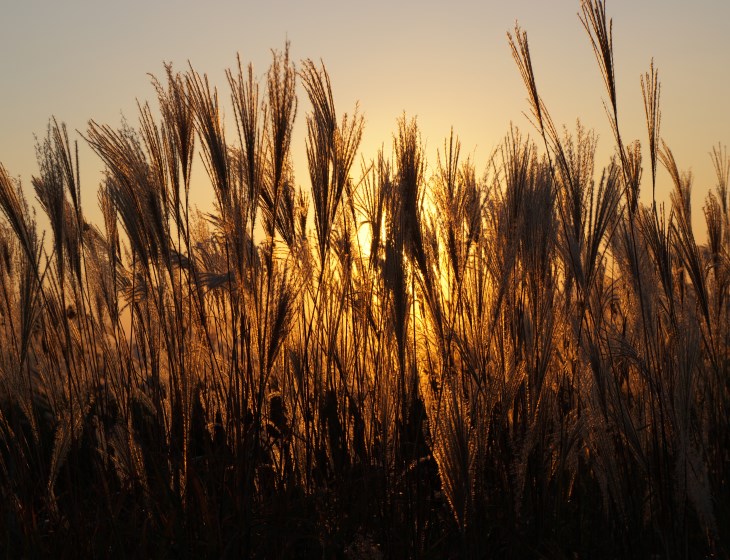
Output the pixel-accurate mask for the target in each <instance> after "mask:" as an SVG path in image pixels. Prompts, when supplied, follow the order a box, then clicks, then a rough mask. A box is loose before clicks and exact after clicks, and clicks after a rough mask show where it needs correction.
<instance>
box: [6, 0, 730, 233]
mask: <svg viewBox="0 0 730 560" xmlns="http://www.w3.org/2000/svg"><path fill="white" fill-rule="evenodd" d="M3 4H4V5H3V18H2V22H0V53H2V54H0V75H2V76H3V84H2V93H1V94H0V96H1V97H0V99H1V100H2V103H0V162H2V163H3V164H4V165H5V167H6V169H7V170H8V171H9V172H10V174H11V175H13V176H16V177H17V176H20V177H21V179H22V181H23V184H24V185H25V187H26V189H27V191H26V192H28V197H29V198H30V199H34V196H33V195H32V194H31V192H30V191H31V187H30V178H31V175H32V174H34V173H37V168H36V165H35V149H34V146H35V138H34V134H35V135H38V136H43V135H44V134H45V130H46V127H47V124H48V119H49V118H50V117H51V116H54V115H55V116H56V118H57V119H58V120H59V121H63V122H65V123H67V125H68V127H69V129H70V131H72V137H73V138H75V139H79V140H80V156H81V160H82V165H81V172H82V177H81V181H82V196H83V199H84V201H85V204H86V206H87V209H88V207H89V206H90V205H93V206H95V205H96V191H97V187H98V184H99V181H100V177H101V176H100V173H101V164H100V163H99V162H98V160H97V158H96V156H95V155H94V154H93V152H91V150H90V149H89V148H88V147H87V146H86V145H85V144H84V142H83V140H81V138H80V137H79V136H78V134H77V133H76V132H75V131H76V130H79V131H81V132H85V130H86V128H87V122H88V120H89V119H94V120H96V121H97V122H100V123H107V124H112V125H117V124H119V123H120V118H121V115H122V114H123V115H124V116H125V117H126V118H127V120H128V121H129V122H130V123H132V124H136V120H137V109H136V99H140V100H150V101H151V102H152V101H154V99H155V94H154V90H153V88H152V87H151V85H150V79H149V75H148V73H152V74H156V75H158V76H161V75H162V74H163V61H170V62H172V63H173V64H174V67H175V68H176V69H178V70H185V69H186V67H187V64H188V61H189V62H190V63H191V64H192V65H193V67H194V68H195V69H196V70H198V71H200V72H205V73H207V74H208V75H209V78H210V80H211V82H212V83H213V84H215V85H217V86H218V88H219V91H220V93H221V95H222V97H223V98H224V99H227V96H228V93H227V84H226V81H225V75H224V71H225V69H226V68H228V67H232V66H233V65H234V64H235V61H236V53H240V55H241V59H242V61H243V62H244V63H248V62H251V63H253V65H254V70H255V73H256V75H257V76H259V77H260V78H261V79H262V80H263V78H264V77H265V73H266V70H267V68H268V65H269V63H270V61H271V49H281V48H283V46H284V44H285V42H286V41H287V40H289V41H290V42H291V55H292V57H293V59H294V60H295V61H297V62H298V61H300V60H302V59H305V58H312V59H315V60H318V59H322V60H323V61H324V63H325V65H326V67H327V69H328V71H329V74H330V77H331V79H332V85H333V93H334V99H335V105H336V107H337V111H338V113H339V114H342V113H343V112H348V113H351V112H352V110H353V108H354V106H355V103H356V102H359V106H360V110H361V112H362V113H364V115H365V119H366V125H365V133H364V137H363V143H362V146H361V148H362V154H363V155H364V156H365V158H366V159H370V158H373V157H375V155H376V150H377V148H378V147H380V146H381V145H385V147H386V149H387V150H388V151H389V150H390V146H391V143H392V134H393V132H394V130H395V128H396V119H397V118H398V117H399V116H400V115H401V114H403V112H405V113H406V114H407V115H408V116H417V118H418V122H419V125H420V128H421V131H422V135H423V139H424V140H425V142H426V145H427V153H428V156H429V158H428V159H429V165H430V166H431V169H432V168H433V166H434V165H435V162H436V159H435V152H436V149H438V148H439V147H440V146H442V145H443V141H444V138H445V137H446V136H448V134H449V129H450V127H452V126H453V127H454V131H455V132H456V133H457V134H458V135H459V136H460V138H461V141H462V150H463V153H464V154H471V155H473V158H474V160H475V163H476V166H477V170H478V171H480V170H483V169H484V167H485V166H486V162H487V159H488V157H489V155H490V154H491V153H492V151H493V149H494V148H495V147H496V146H497V145H498V144H499V143H500V142H501V140H502V139H503V137H504V136H505V134H506V133H507V132H508V131H509V126H510V123H514V124H515V125H516V126H518V127H519V128H520V129H521V130H522V131H523V132H524V133H529V134H531V135H532V136H533V137H534V136H535V131H534V130H533V129H532V128H531V125H530V124H529V123H528V121H527V119H526V118H525V116H524V115H523V111H526V110H527V102H526V100H525V98H526V96H525V90H524V87H523V85H522V82H521V80H520V77H519V73H518V71H517V68H516V66H515V64H514V62H513V60H512V57H511V54H510V51H509V47H508V43H507V39H506V32H507V31H509V30H512V29H513V28H514V24H515V21H519V23H520V25H521V26H522V27H523V28H524V29H525V30H526V31H527V32H528V36H529V40H530V47H531V51H532V56H533V64H534V67H535V72H536V76H537V80H538V88H539V89H540V92H541V95H542V97H543V98H544V100H545V102H546V103H547V105H548V108H549V110H550V112H551V114H552V116H553V119H554V121H555V122H556V124H558V125H559V126H562V125H566V126H567V127H568V128H569V129H571V130H573V129H574V127H575V121H576V119H577V118H580V119H581V121H582V123H583V124H584V125H585V126H586V127H587V128H592V129H595V130H596V132H597V133H598V134H599V150H598V161H597V165H598V166H599V168H600V167H601V166H603V165H605V164H606V163H607V162H608V158H609V157H610V155H611V154H612V153H613V149H614V148H613V140H612V136H611V133H610V129H609V128H608V126H607V119H606V116H605V113H604V110H603V105H602V99H605V98H606V96H605V93H604V90H603V84H602V80H601V77H600V75H599V71H598V67H597V65H596V63H595V58H594V55H593V52H592V49H591V47H590V43H589V40H588V37H587V35H586V32H585V30H584V29H583V27H582V25H581V24H580V22H579V20H578V17H577V12H578V10H579V2H578V1H577V0H559V1H558V0H553V1H546V0H514V1H511V2H489V1H482V2H478V1H474V2H465V1H458V0H457V1H454V2H449V3H446V2H432V1H428V0H421V1H418V2H415V1H405V2H399V1H392V0H391V1H390V2H385V1H382V0H374V1H370V2H348V1H339V2H336V1H330V0H316V1H303V2H302V1H300V2H294V1H284V0H270V1H267V2H245V1H239V2H205V3H203V2H193V1H177V2H172V1H167V0H165V1H159V2H150V1H149V0H145V1H141V0H129V1H125V2H114V3H112V2H106V1H91V0H70V1H65V2H47V1H39V0H24V1H20V0H4V2H3ZM607 10H608V12H609V15H610V16H611V17H612V18H613V20H614V46H615V51H616V53H615V54H616V72H617V82H618V95H619V119H620V125H621V128H622V134H623V137H624V140H625V141H626V142H628V141H630V140H633V139H637V138H638V139H639V140H640V141H641V143H642V146H646V145H647V144H648V142H647V135H646V128H645V125H644V114H643V105H642V99H641V90H640V86H639V76H640V75H641V74H642V73H643V72H645V71H647V70H648V68H649V63H650V60H651V58H652V57H653V58H654V60H655V64H656V65H657V67H658V68H659V76H660V80H661V83H662V98H661V101H662V107H661V108H662V129H661V135H662V137H663V138H664V139H665V140H666V142H667V143H668V145H669V146H670V147H671V148H672V149H673V151H674V153H675V156H676V158H677V161H678V164H679V166H680V168H681V169H682V170H690V169H691V170H692V171H693V173H694V176H695V183H694V196H693V202H694V205H695V213H694V216H695V225H696V226H698V227H702V231H704V227H703V226H701V224H702V221H701V217H702V211H701V205H702V203H703V201H704V198H705V195H706V192H707V190H708V189H709V188H710V187H712V186H714V184H715V179H714V173H713V169H712V163H711V160H710V158H709V155H708V153H709V152H710V150H711V149H712V147H713V146H715V145H717V143H718V142H722V143H723V144H725V143H728V142H730V108H729V105H728V101H727V99H728V95H730V48H729V47H730V39H728V34H727V22H728V21H730V2H726V1H722V0H700V1H697V2H692V3H690V2H685V1H680V0H642V1H641V2H635V1H634V0H609V1H608V3H607ZM307 111H309V103H308V101H307V99H306V95H305V93H304V91H303V89H302V88H301V85H300V86H299V108H298V113H297V124H296V128H295V137H294V144H293V159H294V166H295V173H296V180H297V183H299V184H300V185H302V186H304V187H309V179H308V174H307V170H306V167H305V164H306V159H305V155H304V131H305V128H306V126H305V121H304V115H305V113H306V112H307ZM226 129H227V132H228V133H229V138H231V139H232V138H233V136H232V134H233V132H234V123H233V119H232V115H231V114H230V111H227V121H226ZM646 163H648V157H647V156H646V152H645V166H644V168H645V169H644V176H645V177H648V176H649V169H648V165H647V164H646ZM353 175H355V176H356V178H357V176H359V166H357V165H356V168H355V169H354V172H353ZM644 184H645V188H644V195H646V194H647V193H646V190H647V187H646V185H648V183H647V182H646V181H645V183H644ZM669 188H670V184H669V177H668V175H667V174H666V173H665V172H662V173H660V176H659V184H658V191H657V195H658V199H659V200H668V194H667V193H668V189H669ZM194 196H195V197H196V199H197V200H198V201H200V202H203V203H204V202H205V201H206V200H210V198H212V192H206V191H205V190H198V192H197V193H194ZM90 214H91V215H92V217H93V216H94V214H93V212H90ZM702 237H704V235H702Z"/></svg>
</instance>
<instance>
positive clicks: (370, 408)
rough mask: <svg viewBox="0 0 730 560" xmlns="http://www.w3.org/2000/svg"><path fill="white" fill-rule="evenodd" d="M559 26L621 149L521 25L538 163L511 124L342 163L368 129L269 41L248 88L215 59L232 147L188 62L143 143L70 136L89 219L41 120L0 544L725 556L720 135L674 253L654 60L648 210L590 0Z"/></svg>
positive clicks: (6, 433) (1, 278)
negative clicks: (429, 157)
mask: <svg viewBox="0 0 730 560" xmlns="http://www.w3.org/2000/svg"><path fill="white" fill-rule="evenodd" d="M580 18H581V22H582V23H583V25H584V27H585V28H586V31H587V32H588V35H589V38H590V42H591V45H592V47H593V49H594V51H595V54H596V58H597V62H598V67H599V70H600V74H601V76H602V78H603V80H604V83H605V86H606V92H607V97H608V102H607V103H606V108H607V114H608V118H609V121H610V122H609V124H610V126H611V129H612V131H613V134H614V140H615V143H616V157H614V158H613V159H612V160H611V161H608V162H606V164H605V167H603V168H602V169H599V170H596V161H595V151H596V143H597V140H596V136H595V135H594V134H593V133H592V132H589V131H586V130H584V129H583V128H582V127H581V126H580V125H578V127H577V129H576V130H575V132H574V133H569V132H567V131H566V132H563V133H560V132H559V131H558V129H557V127H556V125H555V124H554V122H553V121H552V119H551V117H550V114H549V111H548V108H547V107H546V105H545V104H544V103H543V101H542V99H541V98H540V95H539V89H538V85H539V84H537V83H536V80H535V74H534V72H533V69H532V61H531V56H530V49H529V44H528V41H527V35H526V33H525V32H524V31H522V30H521V29H520V28H519V27H517V28H516V29H515V31H514V34H510V35H509V42H510V45H511V47H512V53H513V55H514V58H515V61H516V63H517V66H518V69H519V71H520V73H521V75H522V78H523V80H524V82H525V86H526V88H527V91H528V100H529V103H530V111H531V115H532V120H533V124H534V126H535V128H536V131H537V134H538V137H539V138H540V140H541V147H540V148H538V147H537V146H536V145H535V144H534V143H533V142H532V141H531V140H530V139H529V138H526V137H525V136H523V135H521V134H520V133H519V132H518V131H517V130H515V129H513V130H511V131H510V132H509V134H508V135H507V136H506V137H505V139H504V141H503V143H502V144H501V145H500V147H499V148H498V149H497V150H495V152H494V154H493V155H492V157H491V159H490V161H489V163H488V165H487V168H486V171H485V172H484V174H483V175H482V176H480V175H478V174H477V171H476V168H475V163H474V162H473V161H471V160H469V159H463V158H462V157H461V150H460V144H459V141H458V138H456V137H455V136H454V135H453V133H452V134H451V135H450V137H449V138H448V139H447V140H446V141H445V142H444V145H443V151H440V152H439V155H438V161H437V164H436V165H435V166H434V167H433V172H432V173H431V175H428V174H427V171H426V170H427V167H426V160H425V155H424V150H423V147H422V144H421V138H420V133H419V130H418V126H417V123H416V121H415V120H409V119H407V118H406V117H405V116H403V117H402V118H401V119H400V120H399V121H398V125H397V130H396V132H395V134H394V137H393V150H392V157H391V158H388V157H387V156H386V155H385V153H383V151H381V153H379V154H377V156H376V158H375V159H374V160H372V161H366V160H363V163H362V166H361V171H360V177H359V178H358V179H353V173H354V171H353V165H354V162H355V157H356V154H357V153H358V150H359V144H360V139H361V136H362V131H363V126H364V121H363V119H362V117H361V116H360V115H359V113H358V109H357V107H356V108H355V110H354V112H353V113H351V114H350V115H349V116H348V115H346V114H345V115H343V116H338V113H337V112H336V110H335V106H334V100H333V95H332V89H331V85H330V78H329V75H328V74H327V72H326V70H325V68H324V66H318V65H316V64H315V63H313V62H312V61H309V60H307V61H304V62H303V63H302V66H301V69H300V70H297V69H296V68H295V66H294V63H293V62H292V60H291V59H290V57H289V51H288V46H287V48H286V49H285V50H284V51H283V52H274V53H273V62H272V65H271V68H270V69H269V72H268V73H267V75H266V79H265V83H264V84H259V83H257V82H256V81H255V79H254V72H253V69H252V68H251V67H250V66H249V67H248V69H247V70H244V68H243V67H242V65H241V62H240V60H239V61H238V67H237V69H235V70H234V71H228V72H227V78H228V85H229V87H230V92H231V101H232V107H233V114H234V124H235V128H233V129H232V130H233V131H234V133H230V132H228V133H227V131H226V130H225V128H224V123H223V121H222V118H221V109H220V105H219V98H218V92H217V91H216V90H215V88H213V87H212V86H211V85H210V84H209V82H208V79H207V77H206V76H205V75H200V74H199V73H198V72H196V71H195V70H194V69H193V68H189V69H188V70H187V71H186V72H184V73H181V74H180V73H176V72H174V71H173V69H172V67H171V66H166V67H165V72H166V73H165V80H164V81H159V80H157V79H153V85H154V87H155V91H156V94H157V98H158V103H159V111H158V110H156V109H153V108H151V107H150V106H149V105H148V104H142V103H140V105H139V112H140V120H139V127H137V128H135V127H133V126H131V125H128V124H123V125H122V127H121V128H119V129H114V128H112V127H110V126H107V125H101V124H98V123H96V122H94V121H90V122H89V127H88V130H87V131H86V133H85V140H86V141H87V142H88V143H89V145H90V146H91V147H92V148H93V149H94V151H95V152H96V153H97V155H98V156H99V157H100V158H101V159H102V161H103V162H104V164H105V168H106V171H105V175H104V180H103V182H102V185H101V186H100V188H99V192H98V201H99V205H100V208H101V214H102V216H103V222H104V223H103V224H102V226H100V227H97V226H96V225H94V224H91V223H89V222H87V220H86V218H85V213H84V210H83V208H82V207H81V203H80V200H81V197H80V189H81V186H80V185H79V181H78V162H77V157H76V153H75V150H74V147H73V146H72V145H71V144H70V142H69V139H68V135H67V133H66V129H65V127H64V125H62V124H59V123H58V122H57V121H56V120H55V119H54V120H52V121H51V123H50V126H49V129H48V134H47V136H46V138H44V139H42V140H41V141H39V144H38V150H37V155H38V164H39V174H38V176H37V177H33V179H32V181H31V183H32V185H33V188H34V191H35V195H36V199H37V202H38V205H39V207H40V209H41V210H42V211H43V212H44V213H45V214H46V215H47V217H48V221H49V224H50V232H48V233H47V234H43V233H41V232H39V231H38V228H37V226H36V222H35V218H34V212H33V210H31V208H30V206H29V203H28V201H27V199H26V194H25V192H24V191H23V189H22V188H21V187H20V185H19V184H18V183H17V182H16V181H14V180H13V179H11V177H10V175H9V174H8V172H7V171H6V170H5V168H4V167H2V166H0V208H1V209H2V214H3V219H1V220H0V349H1V350H0V499H1V500H2V504H3V505H2V516H0V543H2V548H3V552H4V553H5V556H6V557H38V556H47V557H79V556H82V557H190V558H193V557H211V558H218V557H225V558H238V557H255V558H270V557H275V558H276V557H281V558H332V557H347V558H386V557H387V558H403V557H419V558H420V557H432V558H444V557H452V558H484V557H510V558H534V557H549V558H562V557H570V558H576V557H581V558H616V557H626V558H647V557H666V558H674V557H678V558H702V557H712V556H717V557H725V556H727V554H728V527H730V506H729V504H730V491H729V490H730V486H729V484H728V473H729V472H730V426H729V422H730V420H729V419H730V351H729V349H730V300H729V296H730V293H729V290H730V213H729V211H728V192H727V191H728V181H729V177H730V159H729V158H728V156H727V153H726V150H725V149H724V148H722V147H716V148H714V149H713V152H712V156H713V163H714V165H715V168H716V171H717V177H718V184H717V188H716V189H715V190H714V191H713V192H711V193H709V194H708V196H707V203H706V205H705V207H704V214H705V217H706V222H707V229H708V243H707V245H702V246H701V245H698V244H697V242H696V239H695V234H694V232H693V230H692V225H691V224H692V220H691V210H692V209H691V205H690V192H691V188H692V179H691V175H689V174H684V173H682V172H681V171H680V170H679V167H678V164H677V162H676V161H675V158H674V156H673V154H672V152H671V150H670V148H669V147H668V146H667V145H666V144H664V143H663V142H662V141H661V137H660V122H661V114H660V104H659V101H660V84H659V79H658V72H657V70H656V68H655V67H654V64H653V62H652V63H651V66H650V68H649V71H648V72H647V73H646V74H645V75H644V76H642V77H641V85H642V94H643V101H644V107H645V110H646V121H647V133H648V146H649V162H650V168H651V177H652V178H651V180H652V195H654V192H655V188H656V184H657V183H660V184H661V181H662V177H658V176H657V162H659V163H661V165H663V166H664V168H665V169H666V170H667V171H668V172H669V175H668V176H669V179H670V180H671V189H672V194H671V204H670V207H668V208H665V207H664V206H661V205H660V206H657V204H656V202H655V200H654V196H652V203H651V205H649V206H646V205H644V204H642V203H641V202H640V197H639V187H640V184H641V182H640V178H641V173H642V169H643V164H642V149H641V145H640V143H639V142H638V141H635V142H632V143H630V144H629V145H625V144H624V143H623V140H622V136H621V133H620V130H621V129H620V123H619V121H618V114H619V113H618V107H617V95H616V84H615V78H614V75H615V74H614V67H613V44H612V35H611V26H612V24H611V21H610V20H609V19H608V18H607V16H606V12H605V6H604V4H603V2H601V1H598V0H584V1H583V2H582V3H581V14H580ZM297 79H301V80H302V82H303V85H304V90H305V92H306V94H307V97H308V99H309V101H310V109H309V113H308V114H307V116H306V123H307V139H306V150H307V158H308V164H309V178H310V183H311V188H310V189H306V190H302V189H301V188H299V187H298V186H296V183H295V180H294V170H293V169H292V164H291V157H290V153H289V151H290V146H291V138H292V127H293V124H294V120H295V116H296V110H297V98H296V95H295V93H296V80H297ZM196 142H197V143H198V144H196ZM196 146H197V148H196ZM196 149H199V150H200V152H201V153H202V160H203V165H204V167H205V170H206V172H207V175H208V179H209V183H210V187H211V192H212V193H213V195H214V198H215V210H214V212H213V213H212V214H208V215H203V214H201V213H199V212H197V211H196V210H195V209H194V208H192V207H191V205H190V201H189V198H190V188H191V173H192V166H193V160H194V153H195V151H196ZM310 205H311V207H312V208H313V213H311V215H310V212H309V209H310ZM363 228H365V229H366V230H367V232H368V235H367V236H363V235H362V234H361V230H362V229H363Z"/></svg>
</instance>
